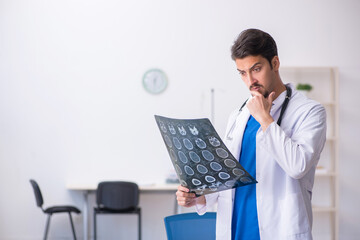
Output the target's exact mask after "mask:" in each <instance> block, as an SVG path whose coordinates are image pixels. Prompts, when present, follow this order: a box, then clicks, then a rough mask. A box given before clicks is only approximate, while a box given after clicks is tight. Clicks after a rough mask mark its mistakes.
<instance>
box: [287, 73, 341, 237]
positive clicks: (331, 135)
mask: <svg viewBox="0 0 360 240" xmlns="http://www.w3.org/2000/svg"><path fill="white" fill-rule="evenodd" d="M280 76H281V79H282V81H283V82H284V83H293V84H294V85H295V86H297V84H298V83H302V84H304V83H308V84H310V85H312V87H313V88H312V90H311V91H310V92H308V93H307V96H308V97H309V98H311V99H314V100H316V101H318V102H320V103H321V104H322V105H323V106H324V107H325V109H326V114H327V140H326V143H325V147H324V150H323V152H322V154H321V157H320V161H319V164H318V167H317V170H316V173H315V184H314V189H313V195H312V205H313V214H314V223H313V237H314V239H317V240H328V239H331V240H338V235H339V234H338V229H339V216H338V215H339V181H338V159H339V157H338V155H339V154H338V148H339V147H338V145H339V127H338V125H339V94H338V90H339V77H338V69H337V68H336V67H281V68H280Z"/></svg>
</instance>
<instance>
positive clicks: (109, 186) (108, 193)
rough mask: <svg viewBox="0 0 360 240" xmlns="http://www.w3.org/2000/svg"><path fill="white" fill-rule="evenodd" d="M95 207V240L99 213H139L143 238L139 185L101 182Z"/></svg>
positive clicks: (139, 223)
mask: <svg viewBox="0 0 360 240" xmlns="http://www.w3.org/2000/svg"><path fill="white" fill-rule="evenodd" d="M96 204H97V207H94V240H96V215H97V214H137V215H138V236H139V240H141V209H140V208H139V207H138V204H139V187H138V185H137V184H136V183H132V182H122V181H115V182H100V183H99V185H98V187H97V190H96Z"/></svg>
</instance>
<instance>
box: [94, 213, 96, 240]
mask: <svg viewBox="0 0 360 240" xmlns="http://www.w3.org/2000/svg"><path fill="white" fill-rule="evenodd" d="M94 240H96V211H94Z"/></svg>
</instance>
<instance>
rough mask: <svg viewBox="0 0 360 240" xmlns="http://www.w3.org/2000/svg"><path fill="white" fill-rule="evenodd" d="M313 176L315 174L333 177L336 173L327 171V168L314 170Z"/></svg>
mask: <svg viewBox="0 0 360 240" xmlns="http://www.w3.org/2000/svg"><path fill="white" fill-rule="evenodd" d="M315 176H317V177H335V176H336V173H335V172H332V171H327V170H316V171H315Z"/></svg>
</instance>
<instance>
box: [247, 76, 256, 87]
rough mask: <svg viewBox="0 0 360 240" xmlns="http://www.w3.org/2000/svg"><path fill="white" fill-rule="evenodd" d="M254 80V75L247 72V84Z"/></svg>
mask: <svg viewBox="0 0 360 240" xmlns="http://www.w3.org/2000/svg"><path fill="white" fill-rule="evenodd" d="M254 82H256V79H255V78H254V76H253V75H252V74H251V73H249V74H248V84H249V86H251V85H252V84H253V83H254Z"/></svg>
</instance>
